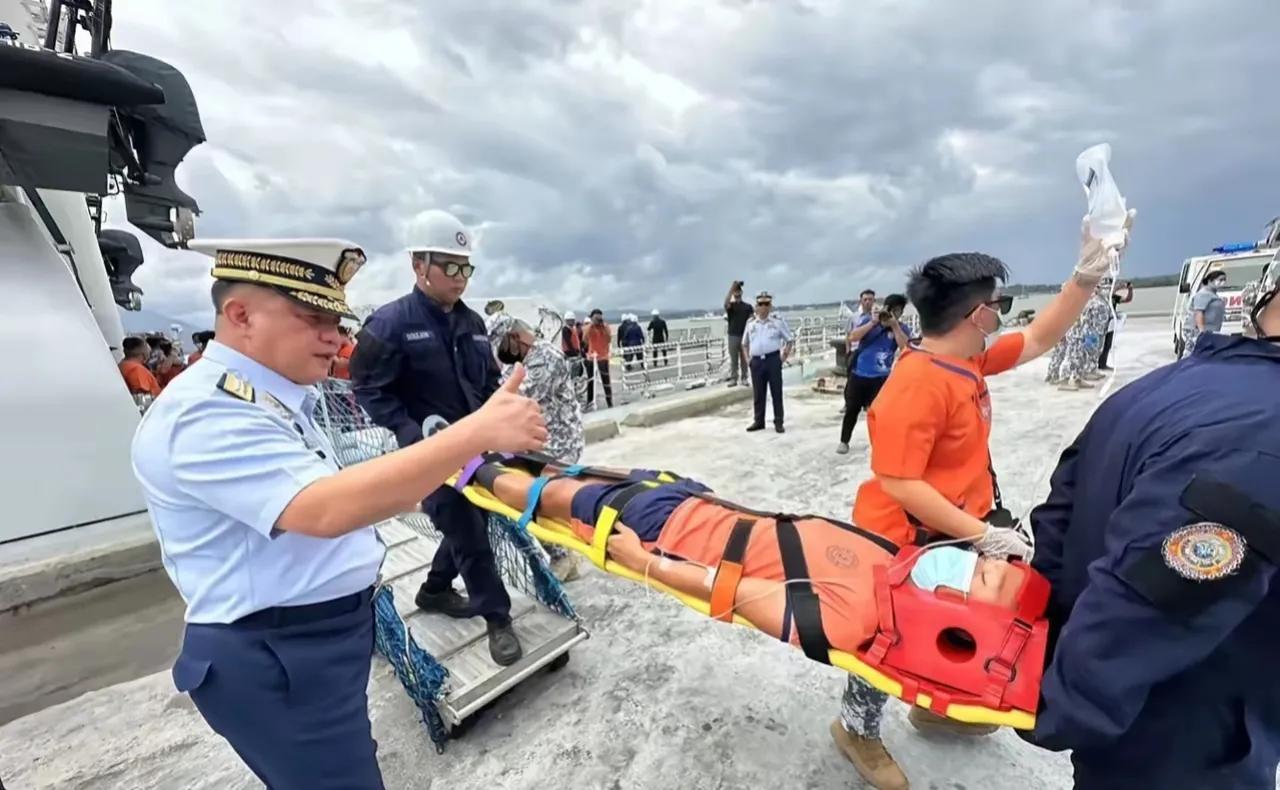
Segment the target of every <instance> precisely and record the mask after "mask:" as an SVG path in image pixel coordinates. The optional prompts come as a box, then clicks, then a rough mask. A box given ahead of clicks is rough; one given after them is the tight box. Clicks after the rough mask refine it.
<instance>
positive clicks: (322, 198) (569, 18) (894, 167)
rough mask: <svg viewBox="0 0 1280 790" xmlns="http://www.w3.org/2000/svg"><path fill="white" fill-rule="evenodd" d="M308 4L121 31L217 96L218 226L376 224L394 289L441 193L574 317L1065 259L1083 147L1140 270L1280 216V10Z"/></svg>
mask: <svg viewBox="0 0 1280 790" xmlns="http://www.w3.org/2000/svg"><path fill="white" fill-rule="evenodd" d="M290 8H295V9H296V6H291V5H290V4H264V3H251V2H248V0H242V1H240V2H224V3H219V4H217V5H216V6H212V5H211V6H209V7H208V8H202V9H200V10H199V11H198V12H197V11H196V10H195V9H194V8H191V9H187V8H186V7H180V8H176V9H175V8H174V7H173V4H168V3H161V2H159V0H152V1H151V2H141V0H139V1H138V2H134V3H130V4H126V5H125V6H124V7H123V8H121V9H118V14H117V15H118V17H119V18H118V19H117V23H116V33H115V36H116V39H117V44H118V45H120V46H129V47H132V48H135V49H139V50H142V51H147V52H150V53H152V54H155V55H156V56H158V57H162V58H165V59H168V60H171V61H172V62H173V63H175V65H177V66H179V67H180V68H182V69H183V70H184V71H185V72H186V73H187V76H188V77H189V78H190V79H191V82H192V84H193V87H194V88H195V90H196V95H197V98H198V99H199V101H200V103H201V110H202V113H203V114H204V117H205V125H206V128H207V129H208V130H209V132H210V142H209V143H208V144H206V146H205V147H206V148H208V149H209V150H208V151H207V152H203V151H198V152H197V154H196V155H193V161H192V162H190V163H188V164H187V165H186V166H185V171H184V172H183V181H184V183H185V184H187V185H188V191H190V192H191V193H192V194H194V195H196V196H197V197H198V198H199V199H200V200H201V202H202V204H203V205H204V206H205V208H206V212H205V216H204V217H202V218H201V222H200V228H201V232H202V233H206V234H207V235H212V232H213V231H215V230H216V231H217V233H218V235H231V234H234V235H248V234H263V235H312V234H314V235H342V236H348V237H350V238H353V239H355V240H357V241H359V242H360V243H361V244H363V245H364V246H365V247H366V249H368V250H369V251H370V252H371V255H372V256H374V260H373V262H372V263H371V265H370V266H369V267H368V268H367V270H366V271H365V272H364V273H362V275H361V278H360V281H361V282H360V284H359V290H360V292H361V296H362V298H365V299H368V300H373V301H376V300H380V299H382V298H387V297H389V296H391V295H393V294H394V293H396V292H399V291H400V290H402V289H403V288H405V287H407V284H408V274H407V271H406V269H405V266H403V265H402V264H403V261H402V260H401V256H400V253H399V252H398V250H399V249H400V248H401V247H402V246H403V244H404V243H405V242H406V241H407V239H405V238H404V232H405V227H406V223H407V222H408V220H409V219H410V218H411V217H412V216H413V215H414V214H416V213H417V212H419V211H421V210H423V209H425V208H430V207H442V208H446V209H449V210H452V211H454V212H455V213H457V214H458V215H459V216H460V217H462V218H463V219H464V221H466V222H468V223H469V224H471V225H473V226H474V227H475V228H476V235H477V238H478V240H479V246H478V254H477V262H478V263H479V264H480V270H479V272H478V274H477V278H476V282H475V285H474V287H475V288H476V289H478V290H484V291H488V292H504V293H514V292H516V291H518V290H521V289H523V290H524V291H530V292H537V293H540V294H543V295H546V296H550V297H554V298H555V299H556V300H557V301H560V302H563V304H562V305H561V306H564V307H574V308H579V309H580V308H582V307H583V306H584V303H585V302H591V303H593V304H601V305H606V306H607V305H623V304H626V305H628V306H634V305H636V304H644V303H647V302H648V301H653V302H654V303H656V304H663V305H667V306H673V307H674V306H691V307H693V306H708V305H713V304H715V303H717V302H718V301H719V299H720V297H721V296H722V294H723V291H724V288H725V287H726V285H727V283H728V281H729V280H731V279H733V278H734V277H744V278H746V279H747V280H749V282H750V285H749V287H768V288H770V289H771V290H773V291H775V293H778V294H779V295H780V298H781V299H783V300H784V301H810V300H812V301H817V300H831V299H836V298H840V297H846V298H847V297H850V296H851V295H855V294H856V293H857V291H858V290H860V289H861V287H863V286H864V285H870V286H873V287H877V288H880V289H891V288H896V287H899V286H900V282H901V274H902V272H903V271H904V270H905V268H906V267H908V266H910V265H911V264H913V263H915V262H917V261H919V260H920V259H922V258H925V257H928V256H930V255H933V254H937V253H939V252H943V251H946V250H949V249H982V250H986V251H989V252H992V253H994V254H997V255H1000V256H1002V257H1004V258H1006V259H1007V260H1008V261H1009V262H1010V264H1011V265H1012V267H1013V269H1014V272H1015V276H1016V278H1017V279H1018V280H1019V281H1023V282H1045V281H1054V280H1060V279H1062V278H1063V277H1065V275H1066V273H1067V271H1069V269H1070V265H1071V262H1072V259H1073V256H1074V252H1075V244H1076V239H1077V234H1078V221H1079V216H1080V214H1081V213H1082V210H1083V206H1084V201H1083V196H1082V194H1081V190H1080V188H1079V186H1078V185H1077V184H1076V182H1075V180H1074V167H1073V162H1074V158H1075V155H1076V154H1077V153H1079V151H1080V150H1082V149H1083V148H1084V147H1086V146H1087V145H1090V144H1092V143H1094V142H1097V141H1100V140H1108V141H1110V142H1111V143H1112V145H1113V147H1114V149H1115V156H1116V161H1115V172H1116V176H1117V179H1118V180H1119V182H1120V184H1121V187H1122V188H1123V189H1124V191H1125V192H1126V194H1127V196H1128V197H1129V199H1130V202H1131V204H1132V205H1135V206H1137V207H1138V208H1139V210H1140V219H1139V225H1138V229H1137V233H1136V235H1135V243H1134V248H1133V250H1132V251H1131V253H1130V256H1129V258H1128V261H1129V263H1128V265H1129V267H1130V271H1131V272H1133V273H1137V274H1144V273H1157V272H1165V271H1171V270H1173V269H1175V268H1176V266H1177V264H1178V263H1179V262H1180V261H1181V259H1182V258H1184V257H1186V256H1188V255H1191V254H1196V253H1199V252H1202V251H1204V250H1206V249H1207V248H1208V247H1211V246H1213V245H1214V244H1217V243H1220V242H1223V241H1227V240H1229V239H1236V238H1251V237H1253V236H1256V234H1257V231H1258V229H1259V227H1260V226H1261V224H1262V222H1263V221H1265V220H1266V219H1267V218H1268V217H1269V216H1271V214H1272V213H1274V212H1275V211H1276V207H1275V206H1273V205H1270V204H1268V202H1267V201H1268V200H1269V199H1270V196H1271V195H1272V194H1273V193H1274V190H1273V188H1272V184H1274V183H1275V182H1276V179H1277V177H1280V163H1278V161H1277V157H1275V156H1274V155H1273V153H1272V151H1271V148H1272V143H1271V140H1272V137H1273V135H1272V134H1271V129H1273V128H1275V127H1276V124H1277V121H1280V110H1277V109H1275V107H1274V103H1273V102H1270V101H1269V90H1270V85H1269V79H1270V75H1271V74H1272V73H1274V72H1275V70H1276V67H1277V65H1280V57H1278V56H1277V55H1275V54H1273V49H1274V48H1273V47H1272V44H1271V41H1270V40H1269V39H1270V38H1271V36H1272V35H1273V33H1272V31H1274V30H1275V29H1276V27H1277V24H1278V23H1280V5H1276V4H1260V3H1252V2H1246V0H1236V2H1224V3H1217V4H1206V3H1199V2H1194V1H1193V0H1154V1H1153V2H1149V3H1145V4H1143V5H1142V6H1141V7H1140V8H1138V7H1137V6H1132V8H1133V10H1130V8H1131V6H1130V4H1126V3H1122V2H1119V0H1116V1H1115V2H1102V1H1101V0H1099V1H1098V2H1092V3H1088V4H1082V3H1079V2H1075V0H1047V1H1046V2H1041V3H1025V4H1013V3H1008V2H996V1H995V0H979V1H978V2H971V3H966V4H941V3H936V2H927V1H926V0H903V1H902V2H868V3H857V4H854V3H847V2H838V1H837V0H797V2H792V3H771V2H770V3H766V2H739V1H737V0H732V1H730V0H726V1H725V2H719V3H711V2H708V3H699V4H671V3H661V2H656V0H655V1H652V2H630V1H628V2H623V0H596V1H595V2H588V1H587V0H581V1H580V2H568V1H565V2H546V1H545V0H471V1H470V2H463V1H462V0H435V1H434V2H431V3H413V4H408V3H390V2H387V3H382V2H375V1H374V0H358V1H357V2H347V3H338V2H334V1H333V0H331V1H330V2H327V3H323V4H320V5H318V6H314V7H309V10H308V13H307V15H306V16H299V15H297V14H296V13H291V12H290V10H289V9H290ZM165 298H170V296H169V295H168V292H167V291H166V296H165ZM203 298H204V295H203V294H199V295H197V296H195V297H192V299H193V300H194V301H195V302H198V301H199V300H202V299H203ZM172 312H182V310H172Z"/></svg>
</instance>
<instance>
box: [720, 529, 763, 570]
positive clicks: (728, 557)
mask: <svg viewBox="0 0 1280 790" xmlns="http://www.w3.org/2000/svg"><path fill="white" fill-rule="evenodd" d="M755 525H756V522H755V519H751V518H740V519H738V521H737V523H735V524H734V525H733V530H732V531H731V532H729V539H728V540H727V541H725V544H724V554H723V556H722V557H721V560H720V561H721V562H736V563H738V564H739V565H741V564H742V558H743V557H744V556H746V554H747V544H748V543H750V542H751V528H752V527H754V526H755Z"/></svg>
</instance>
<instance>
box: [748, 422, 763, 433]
mask: <svg viewBox="0 0 1280 790" xmlns="http://www.w3.org/2000/svg"><path fill="white" fill-rule="evenodd" d="M763 430H764V423H762V422H755V423H752V424H750V425H748V426H747V433H751V432H752V431H763Z"/></svg>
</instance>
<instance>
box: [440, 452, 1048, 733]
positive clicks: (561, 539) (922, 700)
mask: <svg viewBox="0 0 1280 790" xmlns="http://www.w3.org/2000/svg"><path fill="white" fill-rule="evenodd" d="M506 469H507V471H508V472H510V473H512V474H521V475H525V476H530V475H529V474H528V472H526V471H524V470H522V469H512V468H509V467H507V468H506ZM457 479H458V476H457V475H456V474H455V475H453V476H452V477H450V478H449V480H448V482H447V483H446V484H445V485H450V486H452V485H454V484H455V483H456V482H457ZM659 479H660V481H661V480H662V478H659ZM462 493H463V495H464V496H466V498H467V499H468V500H470V501H471V503H472V504H473V505H475V506H476V507H478V508H481V509H482V510H487V511H489V512H490V513H497V514H498V515H500V516H505V517H507V518H509V519H512V520H513V521H519V520H520V517H521V516H522V515H523V514H522V513H521V511H519V510H516V509H515V508H513V507H511V506H510V505H508V504H507V503H505V502H503V501H502V500H500V499H498V498H497V497H496V496H494V495H493V494H492V493H491V492H489V491H487V490H485V489H484V488H483V487H481V486H478V485H476V484H475V483H470V484H468V485H466V486H465V487H463V489H462ZM617 519H618V513H617V511H615V510H613V509H612V508H610V507H607V506H606V507H605V508H604V510H603V511H602V512H601V514H600V519H599V521H597V523H596V532H595V537H594V540H593V541H592V544H588V543H586V542H584V541H583V540H582V539H581V538H579V537H578V534H577V533H576V532H574V531H573V528H572V527H570V526H569V525H568V524H566V523H565V522H563V521H559V520H557V519H547V518H541V519H533V520H530V521H529V523H528V529H529V532H531V533H533V536H534V537H536V538H537V539H538V540H540V541H542V542H543V543H554V544H556V545H557V546H563V547H564V548H566V549H569V550H570V551H574V552H577V553H578V554H581V555H582V556H584V557H586V558H587V559H589V560H591V562H592V563H593V564H594V565H595V566H596V567H598V568H600V569H601V570H603V571H605V572H606V573H611V574H613V575H614V576H621V577H622V578H624V579H630V580H631V581H635V582H640V583H641V584H646V585H648V586H649V587H652V588H653V589H655V590H658V591H660V592H664V593H666V594H667V595H670V596H671V597H673V598H675V599H676V600H678V601H680V603H682V604H684V605H685V606H687V607H689V608H690V609H693V610H694V611H696V612H698V613H699V614H702V615H704V616H706V617H710V616H711V603H710V602H709V601H704V600H702V599H701V598H698V597H695V596H692V595H689V594H687V593H683V592H681V591H679V590H677V589H675V588H673V587H669V586H667V585H665V584H663V583H662V582H659V581H656V580H654V579H652V578H646V577H645V576H644V575H643V574H640V573H636V572H635V571H633V570H631V569H630V568H626V567H624V566H622V565H620V564H618V563H616V562H614V561H613V560H610V559H609V558H608V557H607V555H606V554H605V549H606V542H607V541H608V538H609V535H610V534H611V533H612V532H613V524H614V522H616V521H617ZM733 621H734V623H736V624H738V625H743V626H746V627H748V628H756V626H755V624H754V623H752V622H751V621H750V620H748V619H746V618H745V617H743V616H742V615H740V614H737V613H736V612H735V613H734V615H733ZM756 630H759V629H756ZM828 655H829V661H830V662H831V665H832V666H834V667H838V668H840V669H843V670H844V671H845V672H848V673H850V674H853V675H857V676H858V677H859V678H862V679H863V680H865V681H866V682H867V683H870V684H871V685H872V686H874V687H875V688H877V689H879V690H880V691H883V692H884V693H886V694H889V695H890V696H893V697H897V698H899V699H901V698H902V684H901V683H899V682H898V681H896V680H894V679H893V678H891V677H889V676H888V675H885V674H884V673H883V672H881V671H879V670H878V669H876V668H875V667H873V666H871V665H869V664H867V663H866V662H864V661H863V660H862V659H860V658H858V656H857V655H855V654H853V653H846V652H844V651H841V650H831V651H830V652H829V654H828ZM931 702H932V699H931V697H930V696H929V694H927V693H925V692H920V693H919V694H917V695H916V700H915V704H916V705H919V706H920V707H922V708H928V707H929V705H930V704H931ZM946 715H947V718H950V719H954V720H956V721H960V722H965V723H967V724H994V725H997V726H1001V727H1012V728H1014V729H1016V730H1031V729H1035V726H1036V716H1035V714H1034V713H1030V712H1027V711H1025V710H1020V709H1017V708H1014V709H1013V710H1008V711H1002V710H995V709H993V708H986V707H983V706H981V705H964V704H960V703H952V704H950V705H948V706H947V710H946Z"/></svg>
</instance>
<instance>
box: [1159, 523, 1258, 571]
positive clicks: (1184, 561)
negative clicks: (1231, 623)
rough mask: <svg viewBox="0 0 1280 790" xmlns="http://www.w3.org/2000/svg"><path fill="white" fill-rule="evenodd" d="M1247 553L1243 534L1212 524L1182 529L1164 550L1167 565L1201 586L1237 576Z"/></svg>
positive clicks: (1166, 543)
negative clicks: (1237, 571)
mask: <svg viewBox="0 0 1280 790" xmlns="http://www.w3.org/2000/svg"><path fill="white" fill-rule="evenodd" d="M1247 551H1248V547H1247V546H1246V544H1245V540H1244V538H1243V537H1241V536H1240V533H1238V532H1236V531H1235V530H1233V529H1231V528H1230V527H1227V526H1224V525H1222V524H1215V523H1213V522H1211V521H1202V522H1200V523H1198V524H1188V525H1187V526H1185V527H1179V528H1178V529H1176V530H1174V532H1173V534H1172V535H1170V536H1169V537H1167V538H1165V539H1164V543H1163V544H1162V545H1161V547H1160V553H1161V554H1162V555H1163V556H1164V564H1165V565H1167V566H1169V568H1170V569H1172V570H1173V572H1174V573H1176V574H1178V575H1179V576H1181V577H1182V578H1184V579H1189V580H1191V581H1197V582H1202V581H1216V580H1217V579H1222V578H1225V577H1227V576H1230V575H1231V574H1233V573H1235V572H1236V570H1237V569H1239V567H1240V563H1241V562H1243V561H1244V556H1245V553H1246V552H1247Z"/></svg>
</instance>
